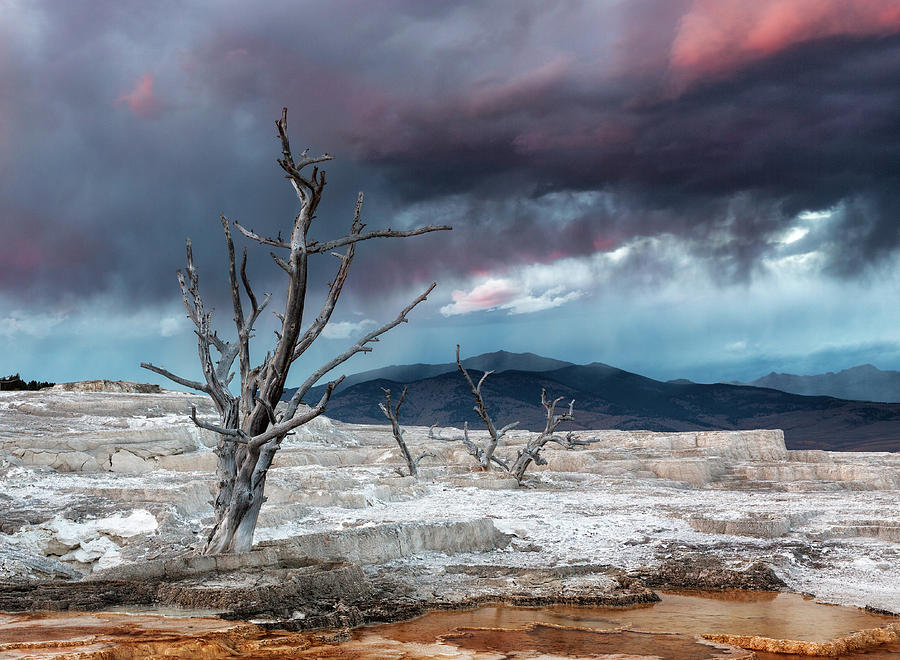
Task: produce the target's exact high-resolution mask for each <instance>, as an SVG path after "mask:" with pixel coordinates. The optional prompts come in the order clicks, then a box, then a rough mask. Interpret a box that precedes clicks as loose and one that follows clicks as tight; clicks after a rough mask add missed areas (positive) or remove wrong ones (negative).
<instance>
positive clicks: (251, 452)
mask: <svg viewBox="0 0 900 660" xmlns="http://www.w3.org/2000/svg"><path fill="white" fill-rule="evenodd" d="M275 126H276V129H277V131H278V138H279V140H280V143H281V158H280V159H278V164H279V165H280V166H281V169H282V170H284V172H285V175H286V176H285V178H287V179H288V181H290V183H291V186H292V187H293V189H294V192H295V193H296V195H297V198H298V200H299V203H300V209H299V211H298V212H297V214H296V216H294V220H293V223H292V225H291V228H290V234H289V236H288V237H287V238H282V236H281V233H280V232H279V233H278V235H277V236H276V237H275V238H271V237H266V236H262V235H259V234H257V233H256V232H254V231H252V230H249V229H245V228H244V227H242V226H241V225H240V224H238V223H237V222H230V221H229V220H228V219H227V218H225V217H224V216H221V221H222V229H223V231H224V233H225V243H226V246H227V250H228V275H229V279H230V282H231V300H232V306H233V308H234V323H235V326H236V330H237V332H236V338H235V339H233V340H231V341H226V340H224V339H222V338H221V337H219V335H218V334H217V332H216V331H214V330H213V329H212V327H211V316H212V312H211V311H207V309H206V307H205V306H204V304H203V299H202V298H201V296H200V289H199V278H198V273H197V268H196V267H195V266H194V261H193V254H192V251H191V241H190V239H188V241H187V268H186V270H185V272H184V273H182V272H181V271H179V272H178V282H179V284H180V286H181V295H182V298H183V301H184V307H185V309H186V310H187V316H188V318H189V319H190V320H191V321H192V322H193V324H194V326H195V330H194V332H195V334H196V335H197V349H198V352H199V355H200V365H201V367H202V370H203V381H194V380H190V379H187V378H183V377H181V376H178V375H176V374H174V373H172V372H170V371H168V370H167V369H165V368H163V367H159V366H155V365H153V364H149V363H142V364H141V366H142V367H144V368H145V369H149V370H151V371H154V372H156V373H158V374H161V375H163V376H165V377H166V378H169V379H170V380H172V381H174V382H176V383H178V384H179V385H182V386H184V387H188V388H191V389H194V390H197V391H199V392H204V393H206V394H208V395H209V396H210V397H211V398H212V400H213V403H214V404H215V406H216V409H217V410H218V413H219V423H218V424H210V423H207V422H204V421H201V420H199V419H198V418H197V414H196V411H195V410H192V411H191V418H192V419H193V420H194V423H195V424H196V425H197V426H199V427H201V428H204V429H208V430H210V431H214V432H215V433H218V434H219V441H218V444H217V446H216V449H215V452H216V455H217V459H218V460H217V466H216V478H217V485H216V497H215V501H214V502H213V509H214V512H215V523H214V525H213V528H212V530H211V531H210V533H209V536H208V538H207V540H206V542H205V544H204V546H203V548H202V552H203V553H204V554H217V553H222V552H245V551H248V550H250V548H251V546H252V544H253V532H254V530H255V529H256V522H257V519H258V517H259V511H260V507H261V506H262V504H263V502H264V501H265V497H264V495H263V491H264V489H265V484H266V474H267V472H268V470H269V467H270V466H271V464H272V459H273V458H274V456H275V453H276V452H277V451H278V450H279V449H280V448H281V443H282V441H283V440H284V438H285V436H287V435H288V434H289V433H290V432H291V431H292V430H293V429H295V428H297V427H299V426H301V425H302V424H305V423H306V422H308V421H310V420H311V419H313V418H315V417H317V416H318V415H321V414H322V413H323V412H324V411H325V406H326V404H327V403H328V400H329V398H330V397H331V393H332V392H333V391H334V388H335V387H336V386H337V385H338V384H339V383H340V382H341V380H342V379H343V376H341V377H340V378H338V379H336V380H333V381H331V382H330V383H328V385H327V386H326V388H325V392H324V394H323V395H322V397H321V399H319V401H318V402H317V403H316V404H315V405H314V406H312V408H309V409H302V408H301V407H300V402H301V400H302V398H303V396H304V395H305V394H306V393H307V392H308V391H309V389H310V388H311V387H312V386H313V385H315V383H316V382H317V381H319V380H320V379H321V378H323V377H324V376H325V375H326V374H327V373H329V372H330V371H331V370H332V369H334V368H336V367H337V366H339V365H340V364H342V363H343V362H345V361H346V360H348V359H349V358H350V357H352V356H353V355H356V354H357V353H366V352H369V351H371V350H372V347H371V346H370V345H369V344H371V343H372V342H376V341H378V339H379V337H380V336H381V335H383V334H384V333H385V332H387V331H388V330H390V329H391V328H394V327H395V326H397V325H399V324H400V323H405V322H406V321H407V318H406V317H407V314H409V312H410V311H411V310H412V309H413V308H414V307H415V306H416V305H418V304H419V303H421V302H422V301H423V300H425V299H426V298H427V296H428V294H429V293H431V290H432V289H433V288H434V286H435V285H434V284H432V285H431V286H429V287H428V288H427V289H426V290H425V291H424V292H423V293H422V294H421V295H419V296H418V297H417V298H416V299H415V300H413V301H412V302H411V303H410V304H409V305H407V306H406V307H405V308H404V309H403V310H402V311H401V312H400V314H399V315H398V316H397V317H396V318H395V319H394V320H393V321H391V322H389V323H386V324H385V325H383V326H381V327H380V328H378V329H376V330H373V331H372V332H370V333H368V334H367V335H365V336H364V337H362V338H361V339H360V340H359V341H358V342H356V343H355V344H354V345H353V346H351V347H350V348H348V349H347V350H346V351H344V352H343V353H341V354H340V355H337V356H335V357H334V358H332V359H331V360H329V361H328V362H326V363H325V364H323V365H322V366H321V367H319V368H318V369H317V370H316V371H314V372H313V373H311V374H309V376H308V377H307V378H306V380H305V381H304V382H303V383H302V384H301V385H300V387H299V388H298V389H297V391H296V393H295V394H294V395H293V396H292V397H291V400H290V401H289V402H288V404H287V406H286V408H285V409H284V410H283V411H281V412H280V413H277V412H276V410H275V409H276V407H277V406H278V403H279V401H280V400H281V396H282V394H283V393H284V387H285V381H286V379H287V376H288V371H289V370H290V368H291V365H292V364H293V363H294V361H295V360H297V359H298V358H299V357H300V356H301V355H303V354H304V353H305V352H306V351H307V349H309V347H310V346H311V345H312V344H313V342H315V341H316V339H318V337H319V335H321V334H322V331H323V330H324V329H325V326H326V324H327V323H328V321H329V319H330V318H331V314H332V312H333V311H334V308H335V305H336V304H337V301H338V298H339V296H340V294H341V291H342V290H343V287H344V283H345V281H346V279H347V275H348V273H349V272H350V264H351V263H352V261H353V256H354V252H355V248H356V244H357V243H358V242H360V241H366V240H369V239H372V238H379V237H391V238H402V237H407V236H417V235H419V234H425V233H428V232H432V231H438V230H446V229H451V227H449V226H438V227H435V226H432V225H428V226H425V227H420V228H418V229H412V230H408V231H395V230H392V229H390V228H388V229H379V230H375V231H368V232H363V229H364V228H365V225H364V224H363V222H362V220H361V217H360V214H361V211H362V203H363V195H362V193H359V195H358V197H357V200H356V207H355V210H354V213H353V220H352V222H351V224H350V231H349V233H348V234H347V235H346V236H342V237H340V238H336V239H333V240H317V239H314V238H312V236H311V235H310V228H311V226H312V224H313V220H314V219H315V218H316V211H317V209H318V206H319V202H320V201H321V199H322V193H323V191H324V189H325V172H324V170H321V169H320V168H319V165H318V164H319V163H322V162H324V161H328V160H331V159H332V156H330V155H329V154H327V153H325V154H323V155H321V156H308V155H307V153H308V150H304V151H303V152H302V153H301V154H299V156H298V157H295V156H294V154H293V151H292V150H291V145H290V141H289V139H288V125H287V108H285V109H283V110H282V112H281V118H280V119H279V120H278V121H276V122H275ZM310 167H311V168H312V169H311V171H310V170H309V169H308V168H310ZM231 225H233V226H234V227H235V228H236V229H237V230H238V231H240V232H241V233H242V234H243V235H244V236H246V237H247V238H249V239H251V240H253V241H256V242H257V243H260V244H262V245H265V246H269V247H272V248H275V249H276V250H282V251H284V252H283V253H282V254H283V256H279V255H278V254H275V253H274V252H273V253H272V258H273V259H274V261H275V263H276V264H277V265H278V267H279V268H281V269H282V270H283V271H284V272H285V273H286V274H287V279H288V281H287V293H286V297H285V303H284V309H283V311H282V312H281V313H278V312H275V315H276V316H277V317H278V319H279V321H280V323H281V329H280V331H276V333H275V335H276V339H277V341H276V343H275V346H274V347H273V348H272V349H271V350H270V351H269V352H268V353H266V355H265V357H264V358H263V359H262V360H261V361H260V362H259V363H258V364H256V365H253V364H252V362H251V355H250V339H251V337H253V326H254V324H255V323H256V321H257V319H258V318H259V316H260V314H261V313H262V311H263V310H264V309H265V307H266V305H267V304H268V302H269V296H268V295H267V296H265V298H263V300H262V301H259V300H258V299H257V297H256V296H255V295H254V293H253V290H252V288H251V287H250V281H249V280H248V278H247V271H246V265H247V253H246V250H245V251H244V255H243V257H242V259H241V265H240V268H239V269H238V268H237V267H236V265H235V254H234V243H233V241H232V238H231V229H230V227H231ZM340 248H346V249H345V250H344V251H343V252H342V253H337V252H334V251H335V250H338V249H340ZM328 253H330V254H333V255H334V256H336V257H337V258H338V259H339V260H340V266H339V267H338V270H337V273H336V274H335V276H334V279H333V280H332V281H331V282H329V284H328V291H327V293H326V296H325V301H324V303H323V304H322V308H321V310H320V311H319V313H318V315H317V316H316V317H315V318H314V319H313V320H312V321H311V322H310V323H309V324H308V325H307V326H306V327H305V328H304V326H303V321H304V312H305V311H306V294H307V290H308V287H309V279H308V260H309V257H310V256H312V255H316V254H328ZM242 288H243V293H242ZM244 298H246V300H247V302H249V305H250V311H249V313H245V311H244ZM214 351H215V353H214ZM235 360H237V361H238V364H239V371H240V390H239V394H237V395H235V394H232V392H231V391H230V389H229V384H230V383H231V381H232V378H233V376H234V374H233V373H232V371H231V369H232V366H233V364H234V362H235Z"/></svg>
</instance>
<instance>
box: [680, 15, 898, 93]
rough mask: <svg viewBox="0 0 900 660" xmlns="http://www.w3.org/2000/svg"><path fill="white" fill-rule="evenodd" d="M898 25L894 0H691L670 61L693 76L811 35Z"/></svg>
mask: <svg viewBox="0 0 900 660" xmlns="http://www.w3.org/2000/svg"><path fill="white" fill-rule="evenodd" d="M898 29H900V3H898V2H897V0H855V1H853V2H849V1H848V0H753V1H752V2H748V1H747V0H694V2H693V4H692V5H691V7H690V9H689V10H688V12H687V13H686V14H685V15H684V16H683V17H682V18H681V21H680V23H679V26H678V31H677V34H676V36H675V40H674V42H673V43H672V50H671V54H670V64H671V66H672V68H673V69H674V70H675V71H678V72H680V73H681V74H683V75H686V76H687V77H688V78H693V77H697V76H701V75H704V74H710V73H720V72H724V71H729V70H733V69H735V68H737V67H739V66H741V65H743V64H746V63H748V62H752V61H754V60H757V59H761V58H764V57H767V56H769V55H772V54H774V53H777V52H778V51H780V50H783V49H785V48H788V47H790V46H792V45H794V44H797V43H801V42H804V41H809V40H812V39H820V38H823V37H832V36H838V35H878V34H889V33H892V32H896V31H897V30H898Z"/></svg>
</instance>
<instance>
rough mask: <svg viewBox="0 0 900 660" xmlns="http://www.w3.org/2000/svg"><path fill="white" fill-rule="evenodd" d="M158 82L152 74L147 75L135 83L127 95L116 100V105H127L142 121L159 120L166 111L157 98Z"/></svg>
mask: <svg viewBox="0 0 900 660" xmlns="http://www.w3.org/2000/svg"><path fill="white" fill-rule="evenodd" d="M155 84H156V80H155V79H154V77H153V74H152V73H145V74H144V75H142V76H141V77H140V78H138V79H137V81H135V83H134V87H132V88H131V91H129V92H128V93H126V94H122V95H121V96H120V97H119V98H117V99H116V101H115V103H116V105H119V104H121V103H124V104H126V105H127V106H128V107H129V108H131V111H132V112H133V113H134V114H135V115H137V116H138V117H141V118H142V119H159V118H160V117H161V116H162V113H163V110H165V104H163V102H162V101H160V99H159V98H158V97H157V96H156V94H155V93H154V91H153V87H154V85H155Z"/></svg>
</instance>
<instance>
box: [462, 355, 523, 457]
mask: <svg viewBox="0 0 900 660" xmlns="http://www.w3.org/2000/svg"><path fill="white" fill-rule="evenodd" d="M456 366H457V367H459V370H460V371H461V372H462V375H463V376H465V378H466V382H467V383H468V384H469V389H470V390H471V391H472V396H474V397H475V406H474V410H475V412H476V413H477V414H478V416H479V417H480V418H481V420H482V421H483V422H484V425H485V426H486V427H487V430H488V435H489V436H490V439H489V440H488V443H487V445H485V446H484V447H480V446H478V445H477V444H476V443H474V442H472V441H471V440H470V439H469V433H468V425H466V427H465V429H464V432H465V440H463V443H464V444H465V446H466V450H467V451H468V452H469V453H470V454H471V455H472V456H473V457H474V458H475V460H476V461H478V464H479V465H480V466H481V469H482V470H490V469H491V463H497V464H498V465H500V466H501V467H503V468H505V469H508V468H507V467H506V464H505V463H504V462H503V461H500V460H498V459H496V458H494V452H495V451H496V450H497V445H499V444H500V440H501V439H502V438H503V436H504V435H506V432H507V431H510V430H511V429H514V428H516V427H517V426H518V425H519V422H513V423H512V424H507V425H506V426H504V427H503V428H502V429H500V430H499V431H498V430H497V428H496V427H495V426H494V421H493V420H492V419H491V416H490V415H489V414H488V411H487V406H486V405H485V403H484V398H483V397H482V396H481V386H482V385H484V381H485V380H487V377H488V376H490V375H491V374H492V373H494V372H493V371H485V372H484V374H482V376H481V378H480V379H479V380H478V384H477V385H476V384H475V381H473V380H472V377H471V376H469V372H468V371H466V368H465V367H464V366H463V364H462V360H460V359H459V344H457V345H456Z"/></svg>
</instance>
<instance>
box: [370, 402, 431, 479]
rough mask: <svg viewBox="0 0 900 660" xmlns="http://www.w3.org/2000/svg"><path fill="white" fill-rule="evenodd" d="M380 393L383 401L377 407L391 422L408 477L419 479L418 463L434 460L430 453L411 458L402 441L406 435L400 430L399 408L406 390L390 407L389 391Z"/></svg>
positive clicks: (403, 475)
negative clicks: (423, 460)
mask: <svg viewBox="0 0 900 660" xmlns="http://www.w3.org/2000/svg"><path fill="white" fill-rule="evenodd" d="M381 391H382V392H384V401H383V402H382V403H379V404H378V407H379V408H381V412H383V413H384V416H385V417H387V418H388V419H389V420H390V422H391V431H392V432H393V433H394V440H396V441H397V445H398V446H399V447H400V453H401V454H403V460H405V461H406V467H407V468H408V469H409V476H411V477H415V478H416V479H418V478H419V462H420V461H421V460H422V459H423V458H426V457H428V456H430V457H431V458H435V455H434V454H432V453H431V452H422V453H421V454H419V456H418V458H415V459H414V458H413V457H412V454H410V453H409V447H407V446H406V440H404V439H403V434H404V433H406V431H404V430H403V429H401V428H400V421H399V420H400V406H402V405H403V402H404V401H405V400H406V388H405V387H404V388H403V391H402V392H401V393H400V398H399V399H398V400H397V403H396V405H394V406H393V407H392V406H391V391H390V390H386V389H385V388H383V387H382V388H381ZM397 472H399V473H400V476H401V477H405V476H407V475H405V474H403V471H402V470H400V469H398V470H397Z"/></svg>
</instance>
